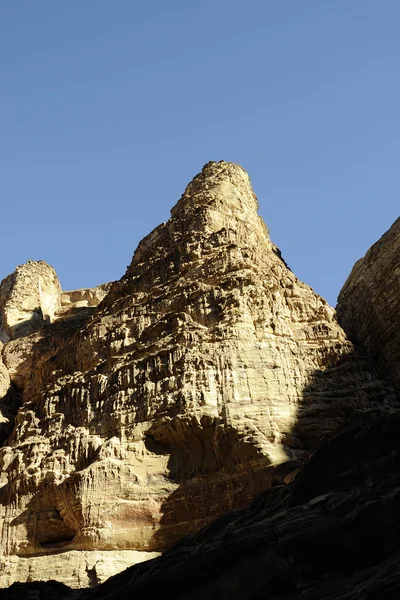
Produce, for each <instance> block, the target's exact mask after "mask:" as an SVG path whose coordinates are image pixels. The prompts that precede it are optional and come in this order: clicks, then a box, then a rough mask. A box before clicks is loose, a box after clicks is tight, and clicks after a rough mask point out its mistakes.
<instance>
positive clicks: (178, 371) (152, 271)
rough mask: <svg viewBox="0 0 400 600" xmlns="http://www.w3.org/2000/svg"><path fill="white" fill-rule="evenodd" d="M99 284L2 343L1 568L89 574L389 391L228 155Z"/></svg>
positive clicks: (291, 467)
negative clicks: (13, 394)
mask: <svg viewBox="0 0 400 600" xmlns="http://www.w3.org/2000/svg"><path fill="white" fill-rule="evenodd" d="M107 289H108V288H107ZM100 296H101V297H102V298H103V299H102V301H101V302H100V304H98V305H97V306H95V305H93V304H91V303H90V302H89V300H88V298H90V299H92V298H95V297H96V298H100ZM103 296H104V294H103V293H102V291H101V292H99V293H98V294H97V293H96V294H88V293H87V291H85V293H83V292H82V293H77V292H75V293H74V294H71V295H69V296H68V302H76V303H77V304H79V306H78V305H76V306H75V309H76V310H75V311H74V310H70V309H68V310H67V311H65V310H64V309H63V307H62V306H61V307H60V308H59V310H58V311H56V312H55V315H54V319H53V322H52V323H47V324H46V325H45V326H44V327H42V328H41V329H40V330H39V331H37V332H33V333H32V334H30V335H28V336H25V337H19V338H18V339H15V340H10V341H8V342H7V344H5V346H4V347H3V350H2V355H3V362H4V365H5V367H6V368H7V370H8V373H9V376H10V378H11V380H12V382H13V384H14V385H15V386H17V387H18V389H19V393H20V394H21V395H22V399H21V407H20V409H19V412H18V417H17V421H16V425H15V428H14V430H13V432H12V434H11V435H10V437H9V438H8V439H7V440H6V441H5V442H4V444H3V447H2V448H1V449H0V466H1V479H0V485H1V487H0V517H1V519H2V531H3V535H2V554H3V559H2V560H3V565H2V567H3V569H2V574H1V575H0V582H1V584H2V585H3V586H6V585H9V584H10V583H11V582H12V581H14V580H21V581H24V580H26V579H27V578H28V577H29V578H30V579H43V578H46V579H47V577H48V571H47V570H48V565H50V564H51V566H52V576H53V577H54V578H55V579H58V580H59V581H63V582H66V583H68V585H71V586H74V587H85V586H90V585H94V584H96V583H99V582H102V581H104V579H106V578H107V576H108V575H110V574H112V573H113V572H115V571H117V570H120V569H121V568H123V566H124V564H129V562H133V561H138V560H140V559H143V558H145V557H148V556H149V554H148V553H150V552H158V551H161V550H163V549H165V548H167V547H169V546H171V545H172V544H173V543H174V542H175V541H176V540H178V539H180V538H181V537H182V536H184V535H187V534H191V533H195V532H197V531H199V530H200V529H201V527H203V526H205V525H207V524H208V523H210V522H211V521H213V520H214V519H215V518H216V517H218V516H219V515H221V514H223V513H226V512H228V511H231V510H232V509H239V508H241V507H244V506H246V505H248V504H249V502H250V501H251V499H252V498H253V497H254V496H255V495H256V493H257V492H259V491H260V490H264V489H266V488H269V487H270V486H271V485H272V484H273V485H277V484H281V483H282V482H285V483H289V482H290V481H292V480H293V479H294V477H295V475H296V473H297V471H298V469H299V468H300V467H301V464H302V461H303V457H304V455H305V454H306V453H307V452H308V451H309V450H310V449H311V448H312V447H313V446H314V445H315V443H317V442H318V441H319V440H320V438H321V437H322V436H323V435H325V434H329V433H330V432H332V431H333V430H335V429H337V428H338V427H342V428H344V427H345V426H346V424H347V423H349V422H353V423H357V422H359V423H364V422H365V421H366V420H368V419H370V418H376V417H377V416H379V415H382V414H384V413H390V412H392V411H393V407H395V406H397V396H396V394H395V393H394V392H393V391H392V390H391V389H390V387H389V386H388V384H386V383H384V382H383V381H381V380H379V379H378V378H377V377H376V375H375V374H374V373H373V372H372V371H371V368H370V366H369V364H368V362H367V361H366V359H365V358H364V357H363V356H362V355H361V354H360V353H359V352H358V351H356V350H355V349H354V348H353V346H352V344H351V343H350V342H349V341H348V339H347V338H346V336H345V334H344V332H343V330H342V329H341V328H340V326H339V325H338V323H337V321H336V318H335V313H334V310H333V309H332V308H331V307H330V306H329V305H328V304H327V303H326V302H325V300H323V299H322V298H321V297H320V296H318V295H317V294H315V293H314V292H313V290H312V289H311V288H309V287H308V286H306V285H305V284H303V283H301V282H299V281H298V279H297V278H296V277H295V275H294V274H293V273H292V272H291V271H290V270H289V269H288V268H287V266H286V264H285V263H284V261H283V260H282V258H281V256H280V252H279V250H278V249H277V248H276V247H275V246H274V244H273V243H272V242H271V240H270V238H269V235H268V230H267V228H266V226H265V224H264V223H263V221H262V220H261V218H260V217H259V216H258V214H257V199H256V197H255V195H254V192H253V191H252V188H251V185H250V181H249V178H248V175H247V173H246V172H245V171H244V170H243V169H242V168H241V167H239V166H237V165H234V164H231V163H225V162H220V163H208V164H207V165H206V166H205V167H204V169H203V171H202V172H201V173H200V174H199V175H198V176H197V177H195V179H194V180H193V181H192V182H191V183H190V184H189V186H188V187H187V188H186V191H185V193H184V194H183V196H182V198H181V199H180V200H179V202H178V203H177V205H176V206H175V207H174V208H173V209H172V211H171V219H170V220H169V221H168V222H167V223H164V224H162V225H160V226H159V227H157V228H156V229H155V230H154V231H153V232H152V233H151V234H150V235H149V236H147V237H146V238H145V239H144V240H143V241H142V242H141V243H140V244H139V247H138V249H137V250H136V252H135V254H134V257H133V260H132V263H131V265H130V267H129V268H128V270H127V273H126V275H125V276H124V277H123V278H122V279H121V280H120V281H118V282H115V283H114V284H112V285H111V287H110V289H109V290H108V293H106V295H105V296H104V297H103ZM63 297H64V298H67V296H65V295H63ZM82 302H84V303H85V304H84V305H82V304H81V303H82ZM94 304H96V302H94ZM0 402H1V401H0ZM272 493H275V492H272V491H271V494H272ZM282 493H283V496H285V497H286V492H282ZM268 497H271V498H272V497H274V498H280V496H272V495H271V496H268ZM274 502H275V501H274ZM277 502H278V500H277ZM279 502H281V500H279ZM77 551H84V552H77ZM107 553H108V557H109V559H108V561H107V560H106V559H105V556H107ZM133 554H134V555H135V556H133ZM268 556H269V555H268ZM117 560H118V561H119V562H118V566H112V563H113V562H116V561H117ZM124 561H125V563H124ZM105 564H108V565H109V570H107V567H106V566H104V565H105ZM138 568H139V567H138ZM276 568H277V569H278V571H279V569H280V567H279V568H278V566H277V567H276ZM279 572H280V571H279ZM171 597H172V596H171ZM184 597H185V596H184ZM232 597H236V596H232Z"/></svg>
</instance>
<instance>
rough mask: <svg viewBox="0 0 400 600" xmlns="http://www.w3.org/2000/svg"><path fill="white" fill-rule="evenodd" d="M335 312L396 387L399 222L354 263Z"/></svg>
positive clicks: (399, 365) (399, 375)
mask: <svg viewBox="0 0 400 600" xmlns="http://www.w3.org/2000/svg"><path fill="white" fill-rule="evenodd" d="M337 310H338V317H339V318H340V321H341V323H342V325H343V327H344V328H345V329H346V331H347V332H348V334H349V336H351V338H352V339H353V340H354V341H355V342H356V343H357V344H360V345H361V346H363V347H364V348H365V350H366V351H367V352H368V354H369V356H370V358H371V359H372V360H373V362H374V363H375V364H376V366H377V367H378V369H379V370H380V372H381V373H382V374H383V375H384V376H385V377H388V378H390V379H391V380H392V381H393V382H394V383H395V385H396V386H397V387H398V388H400V329H399V322H398V316H399V314H400V219H397V221H395V223H393V225H392V227H391V228H390V229H389V230H388V231H387V232H386V233H385V234H384V235H383V236H382V237H381V238H380V239H379V240H378V241H377V242H376V243H375V244H374V245H373V246H372V247H371V248H370V249H369V250H368V252H367V253H366V255H365V256H364V257H363V258H361V259H360V260H359V261H358V262H356V264H355V265H354V267H353V270H352V271H351V273H350V275H349V277H348V279H347V281H346V283H345V284H344V286H343V289H342V290H341V292H340V294H339V298H338V308H337Z"/></svg>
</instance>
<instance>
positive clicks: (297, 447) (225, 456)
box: [147, 347, 399, 548]
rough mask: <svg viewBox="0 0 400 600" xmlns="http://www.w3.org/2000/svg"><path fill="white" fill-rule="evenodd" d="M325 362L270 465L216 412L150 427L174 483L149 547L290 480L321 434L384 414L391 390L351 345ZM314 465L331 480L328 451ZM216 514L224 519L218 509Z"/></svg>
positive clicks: (153, 446) (321, 477) (393, 398)
mask: <svg viewBox="0 0 400 600" xmlns="http://www.w3.org/2000/svg"><path fill="white" fill-rule="evenodd" d="M327 362H328V366H327V367H326V368H325V369H323V370H322V369H321V370H316V371H315V372H314V374H313V376H312V378H311V381H310V382H309V383H308V385H307V386H306V387H305V388H304V390H303V393H302V398H301V401H300V403H299V407H298V414H297V420H296V423H295V425H294V427H293V428H292V430H291V431H290V432H288V433H286V434H284V435H283V437H282V450H283V451H284V454H285V455H286V460H285V459H284V458H283V460H282V463H281V464H279V465H277V466H272V465H271V464H268V460H267V459H266V457H265V455H263V454H262V453H261V452H260V451H259V449H257V448H256V447H255V446H254V445H252V444H251V443H249V442H248V441H246V440H245V439H244V437H240V435H239V434H238V433H237V432H236V431H234V430H233V429H232V428H227V427H226V426H225V425H224V424H223V423H222V422H218V420H214V421H211V422H203V423H200V424H199V423H198V422H195V421H192V422H186V423H184V424H183V423H182V422H175V425H174V421H173V422H172V424H171V425H169V430H168V431H167V432H165V431H163V434H162V435H160V431H162V430H161V429H160V430H157V429H156V428H152V429H150V430H149V432H148V437H147V446H148V449H149V450H150V451H151V452H155V453H160V454H163V455H165V454H166V453H169V454H170V459H169V463H168V468H169V477H170V479H171V480H172V481H174V482H175V483H176V484H177V488H176V490H175V491H174V492H173V493H172V494H170V495H169V496H168V497H167V498H166V500H165V501H164V503H163V505H162V508H161V513H162V517H161V521H160V527H159V529H158V530H157V531H156V532H155V534H154V537H153V542H154V546H155V547H158V548H160V547H164V548H166V547H168V546H171V544H172V543H173V542H174V541H176V540H178V539H180V538H182V537H183V536H186V535H188V534H194V533H196V532H197V531H199V530H200V529H201V528H203V527H204V526H206V525H208V524H210V523H211V522H212V521H214V520H215V519H217V518H218V517H219V516H220V515H224V514H226V513H228V512H229V511H232V510H234V511H235V510H237V509H242V508H243V507H245V506H248V505H249V504H250V502H251V501H252V499H253V498H254V497H255V496H256V495H257V493H258V492H260V491H262V490H265V489H267V488H270V487H274V486H282V485H287V484H289V483H291V482H292V481H294V480H295V479H296V477H297V475H298V473H299V472H300V471H301V469H302V465H303V464H304V462H307V460H308V459H309V457H310V456H312V454H313V451H314V450H315V448H317V447H318V446H319V445H320V444H321V440H323V441H324V442H325V441H326V440H328V439H329V438H330V437H332V436H333V435H335V434H337V433H338V432H340V431H342V430H343V429H345V428H346V427H348V426H350V425H354V424H355V423H357V424H359V425H360V426H364V425H366V424H368V423H372V422H373V421H374V420H375V419H376V418H378V417H380V416H382V414H384V411H383V409H384V407H385V406H386V408H389V405H390V404H394V405H395V404H396V402H398V395H397V393H396V392H395V391H394V390H393V388H391V386H390V385H389V384H387V383H386V382H384V381H382V380H380V378H379V377H378V375H377V374H376V373H374V372H373V370H372V369H371V365H370V364H369V362H368V360H367V358H366V357H365V355H364V354H363V353H362V352H361V351H360V350H359V349H358V348H356V347H355V348H354V349H353V351H352V352H350V353H349V354H346V355H344V356H342V357H340V358H337V357H335V356H333V358H332V359H331V360H330V361H329V359H328V360H327ZM329 363H330V364H329ZM397 406H399V405H397ZM174 426H175V432H173V431H172V429H173V428H174ZM183 431H184V433H182V432H183ZM177 432H180V434H178V433H177ZM247 439H248V438H247ZM320 466H321V469H322V470H321V472H318V474H316V476H317V475H318V486H321V484H322V483H323V481H325V480H326V482H327V484H328V483H329V481H330V480H331V478H332V471H334V470H335V457H334V456H333V457H330V459H329V460H328V459H327V461H326V465H325V466H324V465H320ZM324 469H326V472H325V473H324ZM308 485H310V481H309V482H308ZM311 485H312V483H311ZM218 522H219V523H221V522H222V524H223V517H222V521H221V519H219V520H218ZM211 527H212V526H211ZM214 534H215V532H213V535H214Z"/></svg>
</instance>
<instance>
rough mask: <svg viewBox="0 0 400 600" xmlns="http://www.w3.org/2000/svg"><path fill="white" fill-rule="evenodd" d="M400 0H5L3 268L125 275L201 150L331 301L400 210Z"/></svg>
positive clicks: (3, 271) (64, 278) (0, 164)
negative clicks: (30, 265) (240, 184)
mask: <svg viewBox="0 0 400 600" xmlns="http://www.w3.org/2000/svg"><path fill="white" fill-rule="evenodd" d="M399 23H400V3H399V2H398V1H397V0H383V1H378V0H374V1H371V0H331V1H330V2H329V1H328V0H326V1H323V0H269V1H268V0H249V1H248V2H247V3H244V2H243V1H240V2H239V1H236V0H212V1H211V0H202V1H199V2H188V0H170V1H169V2H165V1H164V0H153V1H151V0H150V1H149V0H148V1H146V2H144V1H143V2H135V1H134V0H118V1H117V2H110V1H109V0H107V1H105V0H85V2H78V1H77V0H72V1H70V2H54V0H40V2H39V1H37V2H32V0H18V1H17V2H2V3H1V4H0V52H1V59H2V60H1V62H2V69H1V78H0V107H1V111H0V131H1V135H0V171H1V173H0V186H1V187H0V192H1V205H0V206H1V213H0V215H1V216H0V223H1V238H0V240H1V242H0V247H1V252H0V278H2V277H4V276H6V275H7V274H8V273H10V272H11V271H13V270H14V268H15V266H16V265H18V264H20V263H23V262H25V261H26V260H28V259H33V260H39V259H43V260H46V261H47V262H49V263H50V264H52V265H53V266H54V267H55V269H56V270H57V272H58V275H59V277H60V280H61V283H62V286H63V288H64V289H73V288H79V287H89V286H93V285H96V284H98V283H102V282H105V281H109V280H113V279H117V278H119V277H121V276H122V274H123V273H124V271H125V268H126V266H127V265H128V264H129V262H130V260H131V257H132V254H133V252H134V250H135V248H136V246H137V244H138V242H139V241H140V239H141V238H142V237H144V236H145V235H146V234H147V233H149V231H150V230H151V229H152V228H153V227H155V226H156V225H158V224H159V223H160V222H162V221H165V220H166V219H168V217H169V210H170V208H171V207H172V206H173V205H174V204H175V202H176V201H177V200H178V199H179V197H180V195H181V194H182V192H183V190H184V188H185V186H186V184H187V183H188V182H189V181H190V180H191V179H192V177H193V176H194V175H195V174H196V173H198V172H199V171H200V170H201V168H202V166H203V164H204V163H206V162H208V161H209V160H221V159H223V160H228V161H233V162H237V163H239V164H241V165H242V166H243V167H245V168H246V169H247V170H248V172H249V174H250V177H251V180H252V183H253V187H254V189H255V192H256V194H257V196H258V198H259V204H260V214H261V215H262V217H263V218H264V220H265V221H266V223H267V225H268V227H269V229H270V233H271V237H272V239H273V241H274V242H275V243H276V244H277V245H278V246H279V247H280V249H281V251H282V254H283V256H284V258H285V260H286V261H287V262H288V264H289V266H290V267H291V268H292V269H293V271H294V272H295V273H296V275H297V276H298V277H300V278H301V279H302V280H304V281H305V282H307V283H308V284H309V285H311V286H312V287H313V288H314V289H315V290H316V291H317V292H318V293H320V294H322V295H323V296H325V297H326V298H327V299H328V301H329V302H330V303H331V304H335V303H336V296H337V293H338V292H339V290H340V288H341V286H342V284H343V283H344V281H345V279H346V277H347V275H348V273H349V272H350V269H351V267H352V265H353V263H354V262H355V260H357V259H358V258H359V257H361V256H362V255H363V254H364V253H365V251H366V250H367V249H368V247H369V246H370V245H371V244H372V243H373V242H374V241H375V240H377V239H378V238H379V237H380V236H381V235H382V234H383V233H384V231H385V230H386V229H387V228H388V227H389V226H390V225H391V224H392V222H393V221H394V220H395V219H396V218H397V217H398V215H399V210H398V207H399V200H398V199H399V192H400V189H399V188H400V170H399V168H398V162H399V156H400V82H399V77H400V75H399V74H400V64H399V63H400V36H399Z"/></svg>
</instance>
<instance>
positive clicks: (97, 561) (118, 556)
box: [0, 550, 159, 598]
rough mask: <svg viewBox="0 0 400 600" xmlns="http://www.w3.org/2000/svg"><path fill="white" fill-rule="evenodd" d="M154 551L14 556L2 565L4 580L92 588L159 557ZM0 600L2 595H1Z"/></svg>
mask: <svg viewBox="0 0 400 600" xmlns="http://www.w3.org/2000/svg"><path fill="white" fill-rule="evenodd" d="M158 554H159V553H157V552H136V551H134V550H122V551H115V550H114V551H111V552H107V551H101V550H100V551H96V550H93V551H86V550H81V551H78V550H71V552H63V553H61V554H59V555H57V556H56V557H55V556H52V555H50V556H49V555H47V556H32V557H29V558H28V559H27V558H26V557H18V556H13V557H10V558H9V559H8V560H7V561H5V562H4V564H3V565H2V568H3V569H4V572H3V573H2V577H3V579H8V580H10V581H14V580H17V581H47V580H49V578H50V579H53V580H55V581H60V580H62V581H63V582H64V583H65V584H66V585H68V586H69V587H71V588H87V587H94V586H96V585H98V584H100V583H103V582H104V581H106V580H107V579H108V578H109V577H111V576H112V575H115V574H116V573H119V572H120V571H123V570H124V569H126V568H127V567H130V566H131V565H134V564H138V563H141V562H143V561H146V560H150V559H152V558H155V557H157V556H158ZM0 598H1V592H0Z"/></svg>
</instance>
